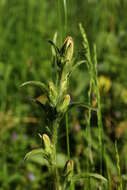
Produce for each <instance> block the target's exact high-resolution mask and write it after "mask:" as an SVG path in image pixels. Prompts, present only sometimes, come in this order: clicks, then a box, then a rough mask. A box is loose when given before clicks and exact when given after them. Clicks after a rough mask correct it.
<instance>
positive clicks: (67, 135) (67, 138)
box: [66, 113, 70, 160]
mask: <svg viewBox="0 0 127 190" xmlns="http://www.w3.org/2000/svg"><path fill="white" fill-rule="evenodd" d="M66 142H67V156H68V160H69V159H70V144H69V130H68V114H67V113H66Z"/></svg>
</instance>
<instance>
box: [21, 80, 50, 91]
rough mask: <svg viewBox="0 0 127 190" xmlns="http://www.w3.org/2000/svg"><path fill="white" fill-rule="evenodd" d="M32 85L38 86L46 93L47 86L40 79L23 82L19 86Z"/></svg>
mask: <svg viewBox="0 0 127 190" xmlns="http://www.w3.org/2000/svg"><path fill="white" fill-rule="evenodd" d="M29 85H30V86H34V87H38V88H40V89H41V90H42V91H43V92H45V93H46V94H48V88H47V87H46V85H45V84H44V83H42V82H40V81H27V82H24V83H23V84H21V86H20V87H21V88H22V87H25V86H29Z"/></svg>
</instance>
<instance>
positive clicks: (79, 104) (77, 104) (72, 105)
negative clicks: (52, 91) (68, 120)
mask: <svg viewBox="0 0 127 190" xmlns="http://www.w3.org/2000/svg"><path fill="white" fill-rule="evenodd" d="M73 107H82V108H87V109H90V110H92V111H97V109H96V108H92V107H91V106H90V105H88V104H84V103H81V102H72V103H71V104H70V105H69V108H68V110H69V109H71V108H73Z"/></svg>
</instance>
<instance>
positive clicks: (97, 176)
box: [72, 173, 107, 182]
mask: <svg viewBox="0 0 127 190" xmlns="http://www.w3.org/2000/svg"><path fill="white" fill-rule="evenodd" d="M85 178H94V179H96V180H101V181H103V182H107V179H106V178H105V177H103V176H102V175H100V174H97V173H84V174H77V175H74V176H73V177H72V180H73V181H78V180H84V179H85Z"/></svg>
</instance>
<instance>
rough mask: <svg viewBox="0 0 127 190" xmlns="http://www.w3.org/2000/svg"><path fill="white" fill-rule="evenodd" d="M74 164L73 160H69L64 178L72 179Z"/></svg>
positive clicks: (65, 167)
mask: <svg viewBox="0 0 127 190" xmlns="http://www.w3.org/2000/svg"><path fill="white" fill-rule="evenodd" d="M73 168H74V162H73V160H68V161H67V162H66V164H65V166H64V176H68V177H70V176H71V175H72V174H73Z"/></svg>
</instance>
